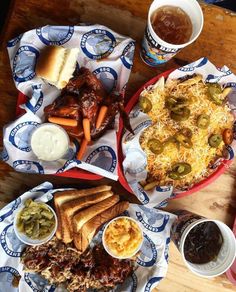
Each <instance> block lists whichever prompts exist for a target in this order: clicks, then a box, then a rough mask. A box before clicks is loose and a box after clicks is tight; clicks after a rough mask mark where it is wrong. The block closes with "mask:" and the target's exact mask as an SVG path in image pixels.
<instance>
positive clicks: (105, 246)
mask: <svg viewBox="0 0 236 292" xmlns="http://www.w3.org/2000/svg"><path fill="white" fill-rule="evenodd" d="M122 218H124V219H128V220H130V221H133V222H134V223H135V224H136V225H137V226H138V228H139V231H140V233H141V237H142V240H141V242H140V244H139V245H138V247H137V248H136V250H135V251H134V252H133V253H132V254H130V255H129V256H126V257H122V256H117V255H114V254H113V253H112V251H111V250H110V249H109V247H108V246H107V244H106V240H105V233H106V230H107V228H108V227H109V225H110V224H111V223H112V222H114V221H116V220H118V219H122ZM143 239H144V237H143V231H142V228H141V226H140V224H139V222H137V221H136V220H135V219H133V218H131V217H128V216H120V217H116V218H114V219H112V220H111V221H109V222H108V223H107V225H106V227H105V229H104V231H103V234H102V244H103V247H104V249H105V250H106V252H107V253H108V254H109V255H110V256H112V257H113V258H117V259H129V258H132V257H134V256H135V255H136V254H137V252H138V251H139V250H140V248H141V246H142V244H143Z"/></svg>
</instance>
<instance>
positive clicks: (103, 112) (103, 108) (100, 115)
mask: <svg viewBox="0 0 236 292" xmlns="http://www.w3.org/2000/svg"><path fill="white" fill-rule="evenodd" d="M107 109H108V107H107V106H106V105H102V106H101V108H100V111H99V113H98V117H97V122H96V129H98V128H100V127H101V124H102V122H103V121H104V119H105V116H106V114H107Z"/></svg>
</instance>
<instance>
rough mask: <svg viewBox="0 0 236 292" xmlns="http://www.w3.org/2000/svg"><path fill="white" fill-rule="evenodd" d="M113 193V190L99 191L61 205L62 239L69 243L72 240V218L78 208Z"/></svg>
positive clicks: (101, 199)
mask: <svg viewBox="0 0 236 292" xmlns="http://www.w3.org/2000/svg"><path fill="white" fill-rule="evenodd" d="M112 195H113V192H111V191H107V192H101V193H98V194H93V195H90V196H86V197H82V198H79V199H76V200H73V201H70V202H67V203H65V204H63V205H62V208H61V221H62V241H63V242H64V243H70V242H71V241H72V240H73V226H72V218H73V216H74V215H75V214H76V212H78V211H79V210H81V209H83V208H86V207H89V206H91V205H93V204H96V203H99V202H101V201H103V200H105V199H107V198H109V197H111V196H112Z"/></svg>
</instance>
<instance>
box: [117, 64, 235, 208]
mask: <svg viewBox="0 0 236 292" xmlns="http://www.w3.org/2000/svg"><path fill="white" fill-rule="evenodd" d="M194 73H196V74H201V75H202V76H203V78H204V80H206V82H217V83H219V84H220V85H221V86H223V87H232V88H233V91H232V92H231V93H230V94H229V96H228V104H229V107H230V108H231V110H232V113H233V115H234V116H235V118H236V76H235V75H234V74H233V73H232V72H231V71H230V69H229V68H228V67H226V66H223V67H222V68H216V67H215V65H213V64H212V63H211V62H210V61H209V60H208V59H207V58H201V59H199V60H198V61H196V62H193V63H191V64H189V65H186V66H184V67H181V68H179V69H176V70H175V71H173V72H172V73H170V75H169V77H168V79H177V78H180V77H184V76H186V75H192V74H194ZM129 116H130V122H131V126H132V128H133V130H134V132H135V135H134V136H133V135H132V134H131V133H129V132H127V131H126V130H125V131H124V135H123V138H122V150H123V155H124V157H125V159H124V161H123V170H124V174H125V177H126V180H127V182H128V184H129V186H130V188H131V189H132V190H133V192H134V194H135V195H136V196H137V198H138V199H139V201H140V202H141V203H142V204H143V205H146V206H148V207H155V206H159V207H161V206H163V205H164V204H165V202H164V201H163V200H165V199H168V198H170V197H172V196H175V194H174V193H173V191H174V190H173V187H172V186H157V187H155V188H153V189H152V190H150V191H145V190H144V189H143V187H142V186H141V185H140V184H139V182H140V181H143V180H145V179H146V177H147V171H146V165H147V159H146V154H145V152H144V151H143V150H142V148H141V146H140V143H139V137H140V135H141V134H142V132H143V130H144V129H146V128H147V127H148V126H150V125H151V124H152V121H151V120H150V118H149V116H148V115H147V114H145V113H143V112H141V111H140V108H139V105H138V104H137V105H136V106H134V108H133V109H132V111H131V112H130V115H129ZM234 125H235V126H234V140H233V142H232V145H231V146H227V147H226V152H227V153H225V158H226V159H228V160H232V159H233V158H234V152H235V149H236V140H235V139H236V123H235V124H234ZM221 160H222V159H220V160H217V161H216V162H215V163H214V165H213V166H212V169H216V168H217V167H218V166H219V165H220V163H221ZM176 191H178V192H181V190H175V192H176Z"/></svg>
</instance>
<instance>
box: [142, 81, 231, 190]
mask: <svg viewBox="0 0 236 292" xmlns="http://www.w3.org/2000/svg"><path fill="white" fill-rule="evenodd" d="M197 77H198V78H196V77H195V78H191V79H189V80H187V81H185V82H182V83H181V82H180V81H179V80H170V81H168V82H167V83H166V85H165V87H164V88H162V89H160V88H158V87H156V88H155V87H150V88H148V89H146V90H144V91H143V92H142V93H141V95H142V96H145V97H147V98H148V99H149V100H150V101H151V102H152V110H151V111H150V112H149V113H148V115H149V116H150V117H151V119H152V121H153V124H152V125H151V126H150V127H148V128H147V129H146V130H144V132H143V134H142V135H141V138H140V144H141V147H142V148H143V150H144V151H145V153H146V155H147V161H148V164H147V171H148V173H149V175H150V177H151V178H152V179H153V180H157V181H158V182H159V183H160V184H161V185H169V184H173V185H174V186H175V187H177V188H183V187H186V186H189V185H192V184H193V183H196V182H197V181H199V180H201V179H202V178H203V177H204V176H207V175H209V172H210V170H209V167H210V165H211V163H213V162H214V161H215V160H216V159H217V158H219V157H222V155H223V154H222V152H223V149H224V142H221V144H220V145H219V146H218V147H217V148H212V147H210V145H209V144H208V138H209V137H210V136H211V135H212V134H222V133H223V131H224V129H225V128H230V129H232V128H233V120H234V118H233V115H232V114H231V112H230V108H229V107H228V105H227V104H224V105H222V106H219V105H216V104H214V103H213V102H212V101H211V100H210V99H209V97H208V95H207V87H206V85H205V84H204V82H203V80H202V78H199V76H197ZM168 96H175V97H185V98H187V99H189V100H190V104H189V105H188V108H189V109H190V112H191V114H190V117H189V118H188V119H187V120H186V121H182V122H176V121H174V120H173V119H171V118H170V111H169V110H168V109H167V108H166V107H165V101H166V98H168ZM200 114H207V115H209V116H210V125H209V126H208V128H207V129H200V128H198V127H197V125H196V121H197V117H198V116H199V115H200ZM184 127H187V128H189V129H191V131H192V133H193V137H192V142H193V147H192V148H190V149H187V148H185V147H183V146H181V145H180V147H179V149H178V147H177V146H176V145H175V144H173V143H171V144H169V145H167V146H166V147H164V151H163V152H162V153H161V154H159V155H155V154H154V153H152V152H151V151H150V150H149V148H148V146H147V142H148V140H149V139H151V138H156V139H158V140H160V141H161V142H164V141H165V140H166V139H167V138H169V137H171V136H173V135H175V134H176V133H177V132H178V131H179V130H181V129H182V128H184ZM178 162H186V163H189V164H190V165H191V167H192V171H191V172H190V173H189V174H187V175H185V176H184V177H183V178H182V179H181V180H172V179H170V178H169V177H168V175H167V174H168V172H169V171H171V169H172V166H173V164H175V163H178Z"/></svg>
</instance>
